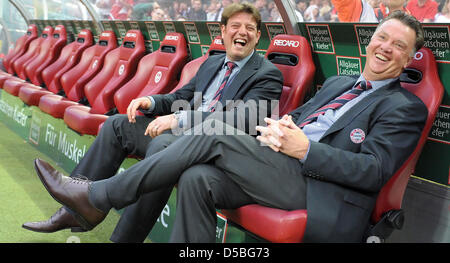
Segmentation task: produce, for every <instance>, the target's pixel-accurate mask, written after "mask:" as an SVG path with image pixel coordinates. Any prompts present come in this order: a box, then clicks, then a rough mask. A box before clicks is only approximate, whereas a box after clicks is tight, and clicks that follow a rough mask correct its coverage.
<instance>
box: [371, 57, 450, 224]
mask: <svg viewBox="0 0 450 263" xmlns="http://www.w3.org/2000/svg"><path fill="white" fill-rule="evenodd" d="M407 72H412V73H410V74H405V73H407ZM415 72H419V73H420V74H419V75H416V74H414V73H415ZM420 75H421V76H420ZM406 76H413V77H412V79H417V80H420V81H417V83H411V82H410V80H408V77H406ZM410 79H411V78H410ZM400 80H401V81H402V87H403V88H405V89H407V90H409V91H410V92H411V93H413V94H415V95H416V96H417V97H419V98H420V99H421V100H422V101H423V102H424V103H425V105H426V106H427V108H428V118H427V121H426V124H425V127H424V129H423V131H422V134H421V136H420V139H419V142H418V144H417V146H416V148H415V150H414V152H413V153H412V154H411V155H410V156H409V157H408V159H407V160H406V161H405V163H404V164H403V165H402V166H401V167H400V169H399V170H398V171H397V172H396V173H395V174H394V176H393V177H392V178H391V179H390V180H389V181H388V182H387V183H386V185H385V186H384V187H383V188H382V189H381V191H380V194H379V195H378V198H377V203H376V205H375V209H374V211H373V213H372V220H373V221H374V222H378V221H379V220H380V218H381V217H382V215H383V214H384V213H386V212H387V211H389V210H397V209H400V208H401V204H402V200H403V194H404V192H405V189H406V185H407V184H408V180H409V177H410V175H411V173H412V172H413V171H414V167H415V165H416V162H417V160H418V158H419V156H420V153H421V151H422V148H423V146H424V144H425V142H426V140H427V137H428V134H429V132H430V130H431V127H432V125H433V121H434V118H435V117H436V114H437V111H438V109H439V105H440V104H441V101H442V97H443V94H444V88H443V86H442V83H441V80H440V79H439V75H438V71H437V65H436V60H435V58H434V56H433V53H432V52H431V50H430V49H428V48H422V49H420V50H419V51H418V52H417V53H416V55H415V58H414V59H413V61H412V62H411V64H410V65H409V66H408V68H407V69H406V70H405V71H404V74H403V75H402V76H401V77H400ZM408 82H409V83H408Z"/></svg>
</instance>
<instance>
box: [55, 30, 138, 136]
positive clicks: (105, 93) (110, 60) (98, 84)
mask: <svg viewBox="0 0 450 263" xmlns="http://www.w3.org/2000/svg"><path fill="white" fill-rule="evenodd" d="M144 52H145V46H144V37H143V35H142V33H141V31H139V30H129V31H128V32H127V34H126V35H125V38H124V39H123V44H122V46H120V47H118V48H116V49H114V50H112V51H111V52H109V53H108V54H107V55H106V57H105V61H104V64H103V68H102V70H101V71H100V72H99V73H98V74H97V75H96V76H95V77H94V78H93V79H92V80H91V81H89V82H88V83H87V84H86V87H85V89H84V91H85V94H86V98H87V100H88V101H89V103H90V105H91V107H87V106H82V105H77V106H70V107H68V108H67V109H66V111H65V112H64V121H65V122H66V124H67V125H68V126H69V127H70V128H72V129H73V130H75V131H77V132H79V133H81V134H91V135H95V134H97V130H98V126H99V124H100V123H102V122H103V121H104V120H105V119H106V118H107V117H108V116H107V115H105V114H108V111H110V110H113V109H114V93H115V92H116V91H117V90H118V89H119V88H120V87H122V86H123V85H124V84H125V83H126V82H128V81H129V80H130V79H131V78H132V77H133V75H134V74H135V73H136V68H137V65H138V62H139V60H140V59H141V58H142V57H143V56H144Z"/></svg>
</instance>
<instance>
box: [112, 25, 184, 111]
mask: <svg viewBox="0 0 450 263" xmlns="http://www.w3.org/2000/svg"><path fill="white" fill-rule="evenodd" d="M187 60H188V51H187V44H186V40H185V39H184V36H183V34H181V33H167V34H166V36H165V37H164V39H163V41H162V42H161V45H160V48H159V49H158V50H157V51H155V52H153V53H150V54H148V55H146V56H145V57H143V58H142V59H141V60H140V61H139V65H138V69H137V71H136V74H135V75H134V77H133V78H132V79H131V80H130V81H128V82H127V83H126V84H125V85H124V86H123V87H121V88H120V89H119V90H118V91H117V92H116V94H115V95H114V102H115V105H116V107H117V110H118V111H119V113H126V111H127V107H128V104H129V103H130V102H131V100H132V99H134V98H138V97H142V96H146V95H152V94H164V93H168V92H170V91H171V90H172V89H173V88H174V87H175V85H176V84H177V82H178V79H177V78H178V76H179V73H180V72H181V69H182V68H183V66H184V65H185V64H186V62H187Z"/></svg>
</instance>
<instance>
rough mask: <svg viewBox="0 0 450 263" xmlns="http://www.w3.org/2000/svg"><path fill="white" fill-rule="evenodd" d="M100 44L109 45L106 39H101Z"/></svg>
mask: <svg viewBox="0 0 450 263" xmlns="http://www.w3.org/2000/svg"><path fill="white" fill-rule="evenodd" d="M98 44H99V45H100V46H105V47H106V46H107V45H108V41H106V40H100V41H99V42H98Z"/></svg>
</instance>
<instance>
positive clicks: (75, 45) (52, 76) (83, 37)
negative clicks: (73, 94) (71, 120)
mask: <svg viewBox="0 0 450 263" xmlns="http://www.w3.org/2000/svg"><path fill="white" fill-rule="evenodd" d="M93 43H94V39H93V37H92V32H91V31H90V30H89V29H82V30H81V31H80V33H79V34H78V36H77V39H75V41H73V42H72V43H70V44H68V45H66V46H65V47H64V48H63V49H62V51H61V54H60V55H59V57H58V59H56V61H55V62H53V63H52V64H51V65H49V66H48V67H46V68H45V69H44V70H43V71H42V79H43V80H44V83H45V85H46V86H47V89H48V90H49V91H51V92H53V93H58V92H59V91H60V90H61V89H62V87H61V82H60V79H61V76H62V75H63V74H64V73H66V72H67V71H68V70H69V69H71V68H72V67H73V66H74V65H76V64H77V63H78V61H79V60H80V57H81V54H82V52H83V51H84V50H85V49H86V48H88V47H90V46H92V44H93Z"/></svg>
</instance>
